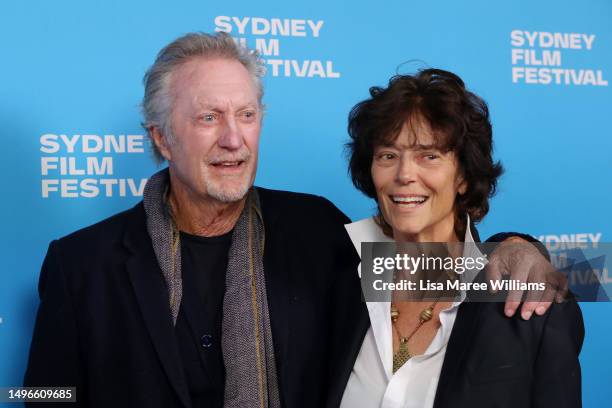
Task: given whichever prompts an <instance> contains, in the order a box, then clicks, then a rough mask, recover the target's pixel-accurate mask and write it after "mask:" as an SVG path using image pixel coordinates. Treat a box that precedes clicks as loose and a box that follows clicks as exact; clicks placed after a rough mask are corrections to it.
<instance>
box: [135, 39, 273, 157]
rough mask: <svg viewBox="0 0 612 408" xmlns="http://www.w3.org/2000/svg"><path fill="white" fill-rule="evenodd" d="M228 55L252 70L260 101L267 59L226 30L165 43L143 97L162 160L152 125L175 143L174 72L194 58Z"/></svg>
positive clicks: (147, 126)
mask: <svg viewBox="0 0 612 408" xmlns="http://www.w3.org/2000/svg"><path fill="white" fill-rule="evenodd" d="M197 57H203V58H227V59H232V60H236V61H238V62H240V63H241V64H242V65H243V66H244V67H245V68H246V69H247V71H248V72H249V74H250V75H251V77H252V79H253V83H254V84H255V86H256V88H257V97H258V100H259V103H260V104H261V100H262V98H263V83H262V77H263V76H264V74H265V72H266V69H265V65H264V62H263V61H262V60H261V58H260V57H259V55H258V53H257V52H256V51H254V50H249V49H248V48H246V47H244V46H243V45H240V44H238V43H236V42H235V41H234V39H232V37H231V36H230V35H229V34H227V33H224V32H219V33H216V34H206V33H189V34H186V35H184V36H182V37H180V38H177V39H176V40H174V41H173V42H171V43H170V44H168V45H167V46H165V47H164V48H163V49H162V50H161V51H160V52H159V54H157V58H156V59H155V62H154V63H153V65H152V66H151V68H149V70H148V71H147V73H146V74H145V76H144V78H143V82H144V87H145V92H144V98H143V100H142V112H143V116H144V122H143V123H142V126H143V127H144V128H145V130H146V131H147V133H148V134H149V138H150V140H151V146H152V148H153V153H154V155H155V158H156V159H157V160H158V162H160V163H161V162H163V161H164V157H163V156H162V154H161V152H160V151H159V149H158V148H157V146H155V143H154V141H153V138H152V137H151V128H153V127H157V128H158V129H159V131H160V132H161V134H162V136H163V137H164V138H166V140H167V141H168V142H172V138H173V134H172V121H171V113H172V104H173V97H172V95H173V93H172V91H171V89H170V84H171V78H172V73H173V72H174V70H176V69H177V68H178V67H179V66H181V65H182V64H184V63H186V62H188V61H190V60H192V59H193V58H197Z"/></svg>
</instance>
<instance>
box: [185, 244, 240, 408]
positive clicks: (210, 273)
mask: <svg viewBox="0 0 612 408" xmlns="http://www.w3.org/2000/svg"><path fill="white" fill-rule="evenodd" d="M231 242H232V233H231V232H229V233H227V234H224V235H221V236H218V237H201V236H197V235H191V234H187V233H184V232H181V273H182V279H183V296H182V301H181V308H180V311H179V315H178V318H177V321H176V327H175V334H176V338H177V342H178V346H179V351H180V354H181V360H182V363H183V369H184V370H185V377H186V380H187V387H188V388H189V394H190V396H191V401H192V404H193V407H194V408H199V407H207V408H208V407H211V408H213V407H223V393H224V389H223V385H224V383H225V369H224V365H223V355H222V353H221V324H222V318H223V295H224V293H225V271H226V269H227V262H228V253H229V249H230V245H231ZM201 354H207V356H206V357H207V358H206V362H204V361H203V359H202V356H201Z"/></svg>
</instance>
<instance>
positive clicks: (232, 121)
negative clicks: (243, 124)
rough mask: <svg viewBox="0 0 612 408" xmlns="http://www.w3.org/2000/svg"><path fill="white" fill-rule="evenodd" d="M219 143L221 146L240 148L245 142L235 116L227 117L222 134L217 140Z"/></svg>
mask: <svg viewBox="0 0 612 408" xmlns="http://www.w3.org/2000/svg"><path fill="white" fill-rule="evenodd" d="M217 144H218V145H219V147H222V148H224V149H228V150H237V149H240V148H241V147H242V145H243V144H244V139H243V138H242V132H240V127H239V126H238V123H236V118H234V117H233V116H229V115H228V116H226V117H225V123H224V127H223V130H222V133H221V136H220V137H219V139H218V140H217Z"/></svg>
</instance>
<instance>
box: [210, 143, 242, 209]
mask: <svg viewBox="0 0 612 408" xmlns="http://www.w3.org/2000/svg"><path fill="white" fill-rule="evenodd" d="M251 160H252V156H251V153H250V152H249V151H248V150H247V151H242V152H240V153H238V154H237V155H235V156H234V157H227V156H226V155H220V156H217V157H212V158H210V159H209V164H212V163H215V162H216V163H218V162H223V161H242V162H243V164H242V165H243V166H245V167H246V166H248V165H250V163H251ZM242 177H244V178H243V179H242V180H239V183H238V185H237V186H236V180H235V179H230V180H231V182H230V183H228V184H229V185H230V186H231V187H230V186H228V185H224V183H223V178H221V179H216V180H213V178H212V177H207V175H205V177H204V180H205V182H206V192H207V193H208V195H209V196H210V197H212V198H214V199H215V200H218V201H220V202H222V203H234V202H236V201H240V200H242V199H243V198H244V196H246V194H247V193H248V191H249V189H250V188H251V185H252V180H251V173H245V174H244V175H243V176H242Z"/></svg>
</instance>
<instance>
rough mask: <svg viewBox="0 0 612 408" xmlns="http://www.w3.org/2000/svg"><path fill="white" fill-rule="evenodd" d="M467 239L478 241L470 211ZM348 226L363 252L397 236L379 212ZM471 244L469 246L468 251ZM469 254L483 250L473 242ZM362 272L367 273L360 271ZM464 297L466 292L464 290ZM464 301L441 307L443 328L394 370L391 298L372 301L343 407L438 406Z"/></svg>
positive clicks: (358, 249)
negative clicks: (386, 229)
mask: <svg viewBox="0 0 612 408" xmlns="http://www.w3.org/2000/svg"><path fill="white" fill-rule="evenodd" d="M467 225H468V226H467V228H466V233H465V240H464V242H466V243H467V242H474V239H473V237H472V234H471V232H470V228H469V225H470V220H469V217H468V221H467ZM345 227H346V230H347V231H348V234H349V236H350V237H351V241H352V242H353V245H354V246H355V248H356V249H357V252H358V253H359V255H360V256H361V243H362V242H392V241H393V240H392V239H390V238H389V237H387V236H385V235H384V234H383V233H382V231H381V229H380V227H379V226H378V225H377V224H376V222H375V221H374V219H373V218H368V219H365V220H361V221H357V222H354V223H352V224H347V225H346V226H345ZM467 250H468V246H466V251H467ZM469 251H470V252H472V253H469V254H468V253H466V252H464V254H463V255H464V256H470V257H477V256H482V254H481V253H480V252H479V251H478V249H477V248H476V246H474V245H471V246H469ZM360 276H361V274H360ZM461 298H463V296H461ZM460 304H461V301H457V302H454V303H453V304H452V305H451V306H450V307H449V308H447V309H444V310H442V311H441V312H440V315H439V318H440V328H439V329H438V331H437V333H436V335H435V337H434V338H433V340H432V342H431V344H430V345H429V347H427V350H426V351H425V353H423V354H422V355H420V356H415V357H412V358H411V359H410V360H408V361H407V362H406V363H404V365H403V366H402V367H400V368H399V370H397V371H396V372H395V373H393V332H392V330H393V329H392V327H391V318H390V312H391V303H390V302H367V308H368V313H369V315H370V322H371V326H370V328H369V329H368V332H367V334H366V336H365V338H364V340H363V344H362V345H361V350H360V351H359V355H358V356H357V360H356V361H355V365H354V366H353V371H352V372H351V376H350V378H349V380H348V383H347V386H346V389H345V390H344V395H343V397H342V402H341V404H340V408H375V407H381V408H413V407H414V408H417V407H418V408H427V407H432V406H433V403H434V398H435V396H436V389H437V388H438V379H439V377H440V371H441V369H442V363H443V361H444V355H445V354H446V345H447V343H448V340H449V338H450V334H451V331H452V329H453V325H454V324H455V318H456V317H457V310H458V308H459V305H460Z"/></svg>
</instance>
